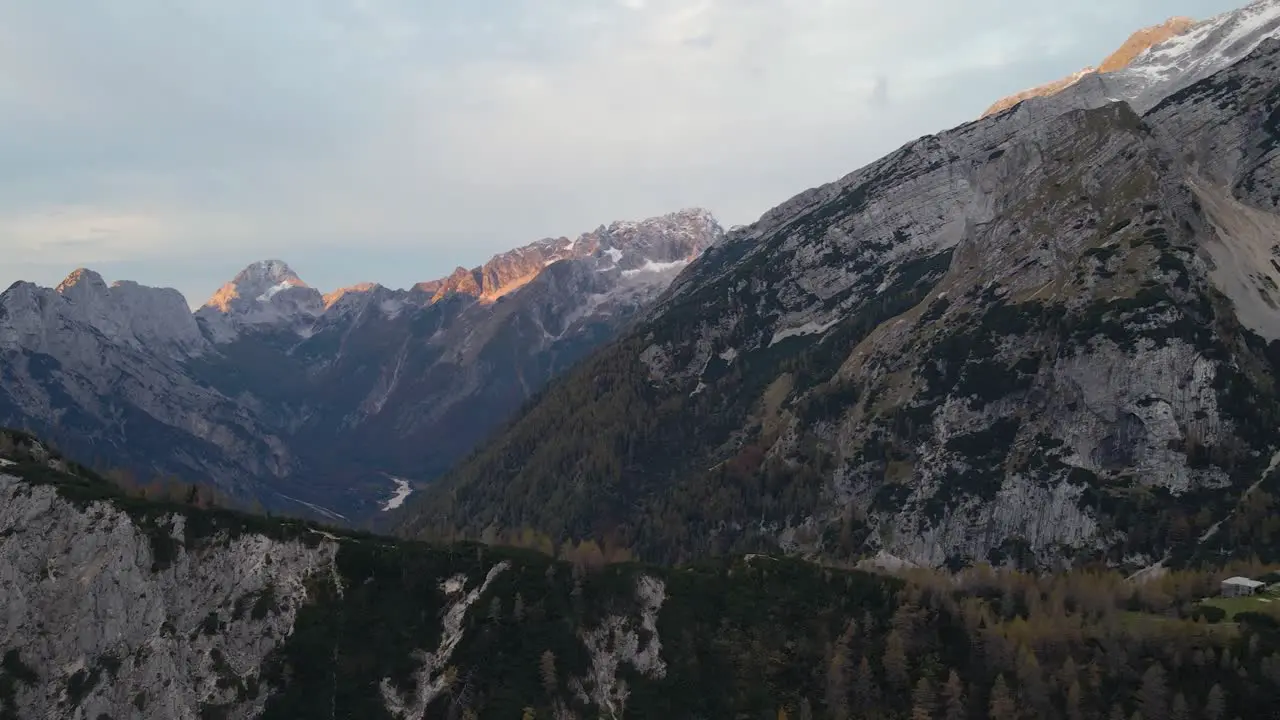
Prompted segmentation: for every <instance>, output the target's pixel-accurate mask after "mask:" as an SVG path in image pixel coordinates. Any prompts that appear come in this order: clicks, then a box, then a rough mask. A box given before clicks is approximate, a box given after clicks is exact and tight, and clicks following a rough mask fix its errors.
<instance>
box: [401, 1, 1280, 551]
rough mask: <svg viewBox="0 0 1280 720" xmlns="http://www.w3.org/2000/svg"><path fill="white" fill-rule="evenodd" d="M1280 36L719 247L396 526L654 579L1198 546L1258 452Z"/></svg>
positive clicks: (1230, 40)
mask: <svg viewBox="0 0 1280 720" xmlns="http://www.w3.org/2000/svg"><path fill="white" fill-rule="evenodd" d="M1277 18H1280V3H1276V2H1270V1H1268V2H1260V3H1254V4H1252V5H1250V6H1248V7H1246V8H1243V9H1241V10H1239V11H1236V12H1235V13H1231V14H1228V15H1225V16H1222V17H1219V18H1215V19H1214V20H1213V21H1210V22H1208V23H1205V24H1201V25H1198V26H1196V28H1194V29H1192V30H1191V31H1190V32H1188V33H1187V34H1186V35H1184V36H1181V38H1180V39H1178V40H1177V43H1178V44H1177V45H1176V46H1173V45H1172V44H1166V45H1163V46H1157V47H1156V48H1154V49H1153V50H1152V51H1150V52H1148V53H1146V54H1144V55H1142V56H1141V57H1140V58H1139V59H1138V60H1136V61H1135V62H1134V63H1132V64H1131V65H1130V66H1129V68H1128V69H1126V70H1125V71H1121V72H1118V73H1112V74H1109V75H1094V76H1090V77H1088V78H1085V79H1082V80H1081V81H1080V82H1077V83H1075V84H1074V85H1072V86H1071V87H1069V88H1067V89H1065V90H1063V91H1062V92H1060V93H1057V94H1055V95H1052V96H1047V97H1042V98H1034V99H1031V100H1028V101H1026V102H1023V103H1021V104H1019V105H1018V106H1016V107H1015V108H1011V109H1009V110H1007V111H1004V112H1002V113H999V114H996V115H993V116H991V117H988V118H985V119H982V120H980V121H977V122H973V123H969V124H966V125H964V126H961V127H958V128H955V129H953V130H950V131H947V132H944V133H941V134H939V135H936V136H929V137H925V138H921V139H920V140H917V141H915V142H912V143H909V144H908V145H906V146H904V147H903V148H901V149H899V150H898V151H896V152H894V153H891V154H890V155H888V156H886V157H885V158H884V159H882V160H880V161H877V162H875V163H872V164H871V165H869V166H868V167H866V168H863V169H861V170H859V171H857V172H854V173H852V174H850V175H849V176H846V177H845V178H842V179H841V180H839V181H837V182H835V183H832V184H829V185H826V186H823V187H820V188H815V189H813V190H809V191H806V192H805V193H802V194H800V195H798V196H797V197H795V198H793V199H792V200H790V201H788V202H786V203H784V204H782V205H780V206H779V207H777V208H775V209H774V210H772V211H770V212H768V213H766V214H765V215H764V216H763V217H762V218H761V219H760V220H759V221H758V222H757V223H755V224H753V225H751V226H749V227H748V228H746V229H744V230H742V231H740V232H735V233H731V234H730V235H729V236H728V237H727V238H726V239H725V241H723V242H721V243H719V244H717V245H716V246H714V247H713V248H711V249H710V250H709V251H708V252H706V253H704V255H703V256H702V257H701V258H699V260H698V261H697V262H696V263H694V264H693V266H691V267H690V269H689V270H688V271H687V272H685V273H683V274H682V275H681V276H680V278H679V279H678V281H677V282H676V283H675V284H673V286H672V287H671V288H670V289H669V290H668V291H667V293H666V294H665V295H664V296H663V297H662V298H661V299H660V300H659V301H658V302H657V303H656V304H655V305H654V306H653V307H652V308H651V309H650V310H649V311H647V312H646V314H645V317H644V319H643V321H642V322H641V323H639V324H637V325H636V326H635V328H633V329H632V330H631V331H630V332H629V333H627V334H626V335H625V336H624V337H622V338H620V339H619V341H618V342H617V343H615V344H613V345H611V346H609V347H608V348H606V349H604V350H602V351H600V352H598V353H597V354H595V355H593V356H592V357H590V358H589V359H588V360H586V361H585V362H584V363H583V364H582V365H581V366H580V367H579V368H578V369H577V370H575V371H574V372H573V373H571V374H569V375H567V376H565V377H564V378H563V379H562V380H561V381H558V382H556V383H554V384H553V386H552V387H550V388H549V389H548V391H547V392H545V393H544V394H543V395H542V396H541V397H540V399H539V400H540V401H539V402H538V403H537V404H534V405H532V406H531V407H530V408H528V410H527V412H526V413H525V414H524V415H523V416H522V417H521V418H519V419H518V420H517V421H515V422H514V423H512V424H511V425H510V426H509V428H508V429H507V430H506V431H505V432H504V433H503V434H501V435H499V436H498V437H496V438H495V439H494V440H493V441H491V442H490V443H489V444H488V445H487V446H486V447H485V448H484V449H483V450H482V451H481V452H479V453H477V454H476V456H475V457H473V458H471V459H470V460H469V461H468V462H467V463H465V464H463V465H462V466H460V467H459V468H458V469H457V470H456V471H454V472H452V473H450V474H449V475H448V476H447V477H445V478H444V479H442V480H441V481H440V482H439V483H437V484H435V485H434V486H433V487H432V488H431V489H429V490H428V491H427V492H426V493H425V494H423V495H421V496H420V497H419V498H416V499H411V501H410V503H409V507H408V508H407V511H406V518H405V525H404V529H405V531H406V532H409V533H423V534H426V535H427V536H431V535H433V534H435V533H440V532H443V533H448V534H456V533H459V532H462V533H475V534H477V535H479V534H480V533H481V532H483V531H485V530H486V528H494V527H496V528H519V527H531V528H535V529H538V530H540V531H543V532H547V533H549V534H551V535H552V536H569V537H587V536H596V535H603V534H608V535H611V536H616V537H620V538H622V539H623V540H622V541H624V542H628V543H632V544H634V546H635V547H637V549H639V550H640V552H642V553H643V554H644V555H645V556H646V557H650V558H653V559H661V560H680V559H682V558H687V557H691V556H696V555H698V554H702V553H708V552H710V553H715V552H724V551H752V550H754V549H758V548H762V547H764V548H782V549H787V550H790V551H794V552H804V553H818V554H824V555H827V554H837V555H839V554H842V553H849V554H850V555H852V556H855V557H856V556H859V555H861V554H864V553H872V554H874V553H877V552H887V553H889V554H892V555H895V556H897V557H899V558H902V559H905V560H908V561H911V562H916V563H921V564H926V565H940V564H944V563H960V564H964V563H968V562H973V561H976V560H987V559H991V560H993V561H996V560H1000V559H1001V558H1006V557H1010V556H1014V557H1017V558H1019V562H1022V563H1025V564H1028V565H1034V566H1055V565H1057V564H1061V563H1071V562H1075V561H1083V560H1085V559H1090V560H1102V561H1104V562H1107V563H1110V564H1113V565H1115V566H1119V567H1129V568H1131V569H1137V568H1139V567H1142V566H1143V565H1145V564H1148V563H1152V562H1155V561H1157V560H1160V559H1161V558H1162V557H1164V556H1166V555H1170V554H1172V555H1175V556H1176V555H1178V554H1179V553H1184V554H1185V553H1187V552H1191V551H1192V548H1193V546H1194V543H1192V542H1191V539H1193V538H1194V537H1195V536H1196V535H1197V534H1198V533H1199V532H1207V530H1208V528H1209V527H1210V526H1211V525H1212V524H1213V522H1214V521H1215V520H1216V519H1218V518H1221V517H1222V516H1223V515H1225V514H1226V513H1227V512H1229V511H1230V508H1231V507H1233V506H1234V503H1235V502H1237V501H1238V500H1239V499H1240V497H1241V493H1243V492H1244V491H1245V489H1246V488H1248V487H1251V486H1253V485H1254V484H1255V483H1258V482H1261V481H1262V479H1264V478H1266V477H1267V476H1268V474H1269V473H1270V472H1272V471H1273V470H1274V467H1275V466H1274V465H1273V464H1272V463H1271V460H1272V458H1273V457H1274V456H1275V453H1276V451H1277V449H1278V448H1277V447H1276V446H1275V441H1274V435H1273V433H1271V431H1270V430H1268V429H1267V428H1270V427H1273V426H1274V424H1275V422H1277V420H1280V418H1277V416H1276V411H1275V407H1276V403H1275V397H1276V396H1275V388H1276V381H1277V377H1280V366H1278V365H1277V361H1278V360H1280V345H1278V344H1277V343H1276V342H1275V339H1276V338H1277V337H1278V335H1277V332H1276V331H1277V327H1276V325H1275V318H1276V307H1277V306H1276V304H1275V298H1274V297H1273V294H1274V292H1275V289H1274V288H1275V287H1277V286H1280V276H1277V275H1276V274H1275V273H1276V271H1277V270H1280V266H1277V265H1275V264H1274V259H1275V258H1276V257H1280V247H1278V246H1277V241H1276V238H1277V237H1278V235H1277V234H1276V233H1275V228H1276V227H1277V226H1276V224H1275V223H1276V218H1277V199H1278V197H1280V196H1278V195H1277V192H1276V187H1277V184H1276V183H1277V175H1276V173H1277V170H1278V169H1280V156H1278V154H1277V132H1278V130H1277V126H1276V124H1275V122H1274V115H1275V113H1276V112H1277V109H1276V108H1277V103H1280V87H1277V82H1278V79H1280V73H1278V72H1277V69H1276V68H1277V62H1278V61H1277V55H1280V41H1277V40H1276V39H1275V38H1274V37H1273V36H1274V35H1275V34H1276V30H1277V27H1280V25H1277ZM585 418H590V419H591V421H590V423H586V421H585ZM584 427H589V428H590V429H591V432H586V431H585V430H584V429H583V428H584ZM530 498H536V501H534V502H531V501H530ZM1139 519H1141V520H1139Z"/></svg>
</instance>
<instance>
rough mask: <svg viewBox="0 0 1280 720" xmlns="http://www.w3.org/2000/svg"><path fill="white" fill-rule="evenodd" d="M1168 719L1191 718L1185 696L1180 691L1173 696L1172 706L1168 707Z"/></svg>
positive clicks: (1181, 719)
mask: <svg viewBox="0 0 1280 720" xmlns="http://www.w3.org/2000/svg"><path fill="white" fill-rule="evenodd" d="M1169 720H1191V708H1189V707H1187V698H1186V697H1185V696H1184V695H1183V694H1182V693H1178V694H1176V695H1174V696H1173V706H1172V707H1170V709H1169Z"/></svg>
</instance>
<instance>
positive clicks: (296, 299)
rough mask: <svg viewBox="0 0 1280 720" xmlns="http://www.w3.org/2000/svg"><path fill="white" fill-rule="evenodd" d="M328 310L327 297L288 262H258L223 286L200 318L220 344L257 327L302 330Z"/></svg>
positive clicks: (199, 313) (203, 310) (204, 308)
mask: <svg viewBox="0 0 1280 720" xmlns="http://www.w3.org/2000/svg"><path fill="white" fill-rule="evenodd" d="M324 309H325V301H324V297H323V296H322V295H321V294H320V292H319V291H318V290H315V289H314V288H312V287H311V286H309V285H307V284H306V283H305V282H303V281H302V279H301V278H299V277H298V274H297V273H295V272H294V271H293V269H292V268H290V267H289V266H288V265H287V264H286V263H285V262H284V261H281V260H263V261H261V262H256V263H254V264H252V265H250V266H249V267H247V268H245V269H244V270H242V271H240V274H238V275H236V276H235V278H234V279H233V280H232V281H231V282H229V283H227V284H225V285H223V286H222V287H221V288H220V289H219V290H218V291H217V292H216V293H214V294H213V297H211V298H209V301H208V302H207V303H205V304H204V307H202V308H200V309H199V310H198V311H197V312H196V316H197V317H198V318H199V319H200V321H201V323H202V324H203V325H204V326H205V328H207V330H208V332H209V334H210V335H211V337H213V339H214V340H215V341H217V342H222V341H226V340H230V339H233V338H235V337H236V336H237V334H238V331H240V330H242V329H245V328H252V327H255V326H264V325H265V326H291V327H293V328H295V329H298V330H301V329H303V327H304V326H305V325H307V324H308V323H309V322H310V321H313V320H314V319H315V318H317V317H319V316H320V315H321V314H322V313H323V312H324Z"/></svg>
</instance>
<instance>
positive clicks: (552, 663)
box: [538, 650, 559, 697]
mask: <svg viewBox="0 0 1280 720" xmlns="http://www.w3.org/2000/svg"><path fill="white" fill-rule="evenodd" d="M538 671H539V674H540V675H541V676H542V687H543V689H545V690H546V691H547V697H555V694H556V688H557V687H558V686H559V683H558V682H557V681H556V655H555V653H553V652H551V651H550V650H546V651H544V652H543V653H542V659H541V660H540V661H539V662H538Z"/></svg>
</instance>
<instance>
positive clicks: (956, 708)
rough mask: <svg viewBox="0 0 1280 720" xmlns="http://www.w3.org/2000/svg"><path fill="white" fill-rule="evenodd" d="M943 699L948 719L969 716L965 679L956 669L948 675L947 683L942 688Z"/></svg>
mask: <svg viewBox="0 0 1280 720" xmlns="http://www.w3.org/2000/svg"><path fill="white" fill-rule="evenodd" d="M942 699H943V702H945V703H946V720H964V719H965V718H966V717H968V716H969V713H968V711H967V709H966V707H965V696H964V681H963V680H961V679H960V676H959V675H958V674H957V673H956V671H955V670H952V671H951V674H950V675H948V676H947V684H946V685H944V686H943V688H942Z"/></svg>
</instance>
